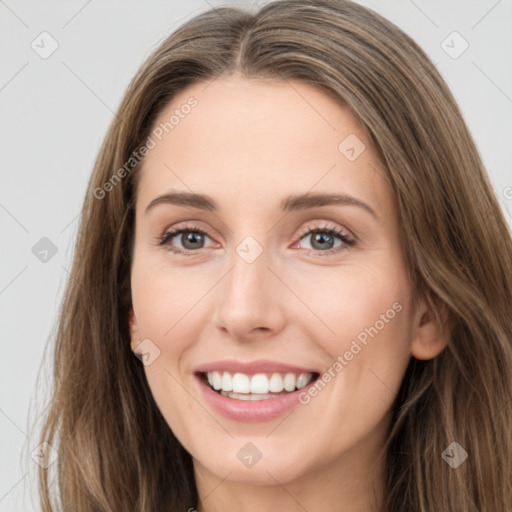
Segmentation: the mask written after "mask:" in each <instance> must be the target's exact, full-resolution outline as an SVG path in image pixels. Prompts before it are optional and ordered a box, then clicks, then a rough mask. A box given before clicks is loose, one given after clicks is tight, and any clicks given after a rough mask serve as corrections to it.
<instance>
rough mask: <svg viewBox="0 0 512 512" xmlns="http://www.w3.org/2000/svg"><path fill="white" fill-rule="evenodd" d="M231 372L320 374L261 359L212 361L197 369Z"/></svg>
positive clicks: (204, 371)
mask: <svg viewBox="0 0 512 512" xmlns="http://www.w3.org/2000/svg"><path fill="white" fill-rule="evenodd" d="M213 371H218V372H222V371H223V372H229V373H245V374H249V375H250V374H254V373H297V374H299V373H318V372H317V371H316V370H312V369H311V368H305V367H300V366H294V365H290V364H287V363H281V362H278V361H268V360H264V359H259V360H257V361H234V360H222V361H212V362H210V363H205V364H202V365H201V366H199V367H198V368H196V372H198V373H207V372H213Z"/></svg>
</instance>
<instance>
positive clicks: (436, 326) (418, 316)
mask: <svg viewBox="0 0 512 512" xmlns="http://www.w3.org/2000/svg"><path fill="white" fill-rule="evenodd" d="M452 326H453V321H452V317H451V315H450V311H449V309H448V307H447V306H446V304H444V303H442V302H441V301H439V300H434V299H433V298H432V297H431V296H428V297H425V296H422V297H421V298H419V299H418V302H417V309H416V312H415V316H414V325H413V330H412V344H411V355H412V356H413V357H414V358H415V359H421V360H427V359H433V358H434V357H436V356H437V355H439V354H440V353H441V352H442V351H443V350H444V349H445V348H446V346H447V345H448V342H449V341H450V337H451V333H452Z"/></svg>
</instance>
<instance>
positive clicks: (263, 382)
mask: <svg viewBox="0 0 512 512" xmlns="http://www.w3.org/2000/svg"><path fill="white" fill-rule="evenodd" d="M268 388H269V383H268V379H267V376H266V375H265V374H264V373H257V374H256V375H253V376H252V378H251V393H260V394H263V393H268Z"/></svg>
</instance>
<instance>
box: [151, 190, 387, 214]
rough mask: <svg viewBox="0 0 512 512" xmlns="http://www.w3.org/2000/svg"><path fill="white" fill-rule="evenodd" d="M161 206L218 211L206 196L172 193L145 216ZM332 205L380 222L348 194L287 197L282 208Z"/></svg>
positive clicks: (160, 199)
mask: <svg viewBox="0 0 512 512" xmlns="http://www.w3.org/2000/svg"><path fill="white" fill-rule="evenodd" d="M160 204H173V205H177V206H188V207H190V208H198V209H199V210H206V211H212V212H215V211H217V209H218V208H217V204H216V203H215V201H214V200H213V199H212V198H211V197H210V196H208V195H206V194H195V193H192V192H170V193H167V194H163V195H161V196H158V197H155V199H153V200H152V201H151V202H150V203H149V205H148V206H147V208H146V212H145V214H147V213H148V212H149V211H150V210H152V209H153V208H155V207H156V206H157V205H160ZM330 205H348V206H357V207H359V208H362V209H363V210H365V211H366V212H368V213H369V214H371V215H372V216H373V217H374V218H375V219H376V220H379V217H378V215H377V213H376V212H375V210H374V209H373V208H372V207H371V206H370V205H368V204H366V203H365V202H363V201H361V200H360V199H357V198H355V197H352V196H349V195H347V194H320V193H314V194H312V193H306V194H299V195H291V196H288V197H286V198H285V199H284V200H283V201H281V203H280V207H281V210H282V211H283V212H291V211H297V210H306V209H309V208H319V207H321V206H330Z"/></svg>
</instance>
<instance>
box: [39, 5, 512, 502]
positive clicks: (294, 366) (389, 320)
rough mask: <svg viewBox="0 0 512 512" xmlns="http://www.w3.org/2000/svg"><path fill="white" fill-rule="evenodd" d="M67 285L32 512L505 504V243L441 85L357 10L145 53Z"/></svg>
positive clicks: (198, 21) (303, 15)
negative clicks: (44, 453) (55, 486)
mask: <svg viewBox="0 0 512 512" xmlns="http://www.w3.org/2000/svg"><path fill="white" fill-rule="evenodd" d="M331 244H332V247H331ZM71 276H72V277H71V279H70V281H69V284H68V288H67V290H66V294H65V298H64V302H63V307H62V311H61V316H60V323H59V330H58V333H57V344H56V350H55V370H54V372H55V374H54V379H55V389H54V394H53V398H52V400H51V402H50V404H49V409H48V413H47V417H46V423H45V425H44V429H43V433H42V437H41V441H44V442H48V443H49V444H50V445H52V446H53V447H54V448H55V449H56V450H57V452H58V459H57V463H56V464H54V465H53V466H50V468H49V470H46V469H41V472H40V490H41V499H42V505H43V509H44V510H48V511H49V510H56V509H57V508H56V506H55V505H54V504H52V500H51V499H50V493H51V489H50V478H49V474H48V472H49V471H50V470H51V469H52V468H53V467H55V469H56V470H57V472H58V477H59V482H58V483H59V493H58V499H59V501H60V504H61V507H62V510H77V511H80V512H82V511H84V512H85V511H93V510H95V511H99V510H101V511H107V510H116V511H117V510H130V511H141V512H142V511H159V510H162V511H164V510H173V511H174V510H183V511H185V510H198V511H200V512H208V511H213V510H235V509H236V510H244V511H252V510H270V509H272V510H275V509H276V508H277V509H285V510H289V511H292V510H308V511H316V510H322V511H329V510H344V511H362V510H365V511H366V510H374V511H379V512H383V511H386V512H399V511H400V512H410V511H421V512H427V511H433V510H435V511H461V512H462V511H469V510H489V511H490V510H492V511H497V512H505V511H508V510H509V509H510V507H512V487H511V482H512V478H511V476H512V458H511V448H512V440H511V433H510V424H511V420H512V418H511V416H512V410H511V394H512V376H511V369H512V320H511V317H510V304H511V298H512V241H511V237H510V232H509V230H508V227H507V224H506V222H505V219H504V217H503V214H502V212H501V211H500V208H499V205H498V202H497V200H496V198H495V196H494V194H493V191H492V188H491V185H490V183H489V179H488V177H487V174H486V172H485V169H484V167H483V164H482V162H481V159H480V157H479V155H478V152H477V149H476V147H475V144H474V142H473V140H472V138H471V135H470V133H469V132H468V129H467V127H466V125H465V124H464V121H463V118H462V115H461V113H460V111H459V109H458V107H457V105H456V102H455V100H454V98H453V96H452V95H451V93H450V91H449V90H448V88H447V86H446V84H445V82H444V81H443V80H442V78H441V77H440V75H439V73H438V72H437V70H436V68H435V67H434V66H433V64H432V63H431V61H430V60H429V59H428V58H427V56H426V55H425V53H424V52H423V51H422V50H421V49H420V48H419V47H418V45H417V44H415V43H414V42H413V41H412V40H411V39H410V38H409V37H408V36H407V35H405V34H404V33H403V32H402V31H401V30H399V29H398V28H397V27H396V26H394V25H393V24H391V23H390V22H389V21H387V20H385V19H383V18H382V17H381V16H379V15H377V14H375V13H374V12H372V11H370V10H369V9H366V8H364V7H362V6H359V5H357V4H353V3H351V2H348V1H345V0H336V1H334V0H332V1H331V0H321V1H313V0H297V1H294V0H281V1H277V2H273V3H270V4H268V5H266V6H265V7H263V8H262V9H261V10H260V11H259V12H258V13H256V14H250V13H248V12H245V11H242V10H238V9H234V8H221V9H213V10H211V11H209V12H206V13H204V14H202V15H200V16H197V17H195V18H194V19H192V20H190V21H189V22H187V23H186V24H185V25H184V26H182V27H181V28H180V29H179V30H177V31H176V32H175V33H174V34H172V35H171V36H170V37H169V38H168V39H167V40H166V41H164V43H163V44H162V45H161V46H160V47H159V48H158V49H157V50H156V51H155V52H154V54H153V55H151V56H150V57H149V58H148V60H147V61H146V62H145V63H144V64H143V66H142V67H141V69H140V70H139V72H138V73H137V75H136V76H135V77H134V79H133V80H132V82H131V84H130V86H129V88H128V90H127V91H126V94H125V96H124V99H123V101H122V103H121V105H120V107H119V110H118V114H117V116H116V119H115V120H114V121H113V123H112V126H111V127H110V129H109V132H108V134H107V136H106V138H105V141H104V144H103V146H102V148H101V151H100V154H99V156H98V159H97V162H96V165H95V168H94V171H93V174H92V177H91V180H90V183H89V188H88V192H87V195H86V198H85V202H84V208H83V212H82V220H81V228H80V232H79V236H78V240H77V245H76V253H75V259H74V263H73V268H72V272H71ZM134 354H135V355H136V356H137V357H134V356H133V355H134ZM57 440H58V442H57Z"/></svg>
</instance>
